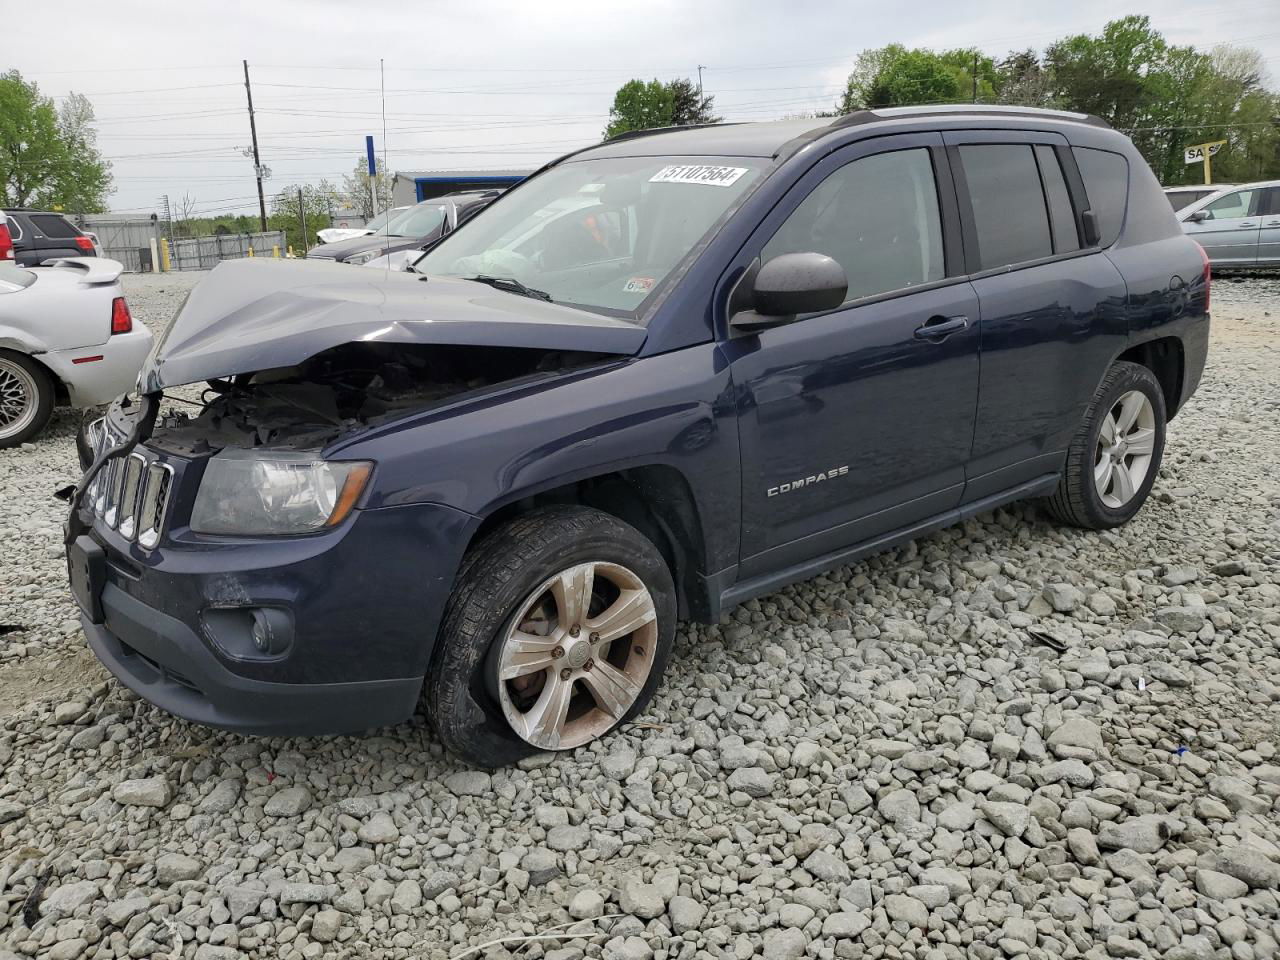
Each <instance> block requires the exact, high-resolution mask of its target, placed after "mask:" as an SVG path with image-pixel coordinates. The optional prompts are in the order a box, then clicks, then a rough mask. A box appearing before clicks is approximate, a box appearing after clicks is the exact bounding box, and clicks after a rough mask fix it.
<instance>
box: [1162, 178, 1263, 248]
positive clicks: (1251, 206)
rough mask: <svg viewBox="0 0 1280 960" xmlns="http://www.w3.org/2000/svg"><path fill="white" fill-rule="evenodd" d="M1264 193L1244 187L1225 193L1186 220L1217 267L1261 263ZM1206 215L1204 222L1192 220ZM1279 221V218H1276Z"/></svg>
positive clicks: (1186, 229)
mask: <svg viewBox="0 0 1280 960" xmlns="http://www.w3.org/2000/svg"><path fill="white" fill-rule="evenodd" d="M1264 193H1265V191H1264V190H1261V189H1258V188H1256V187H1242V188H1241V189H1239V190H1232V191H1231V192H1229V193H1224V194H1223V195H1222V196H1220V197H1218V199H1216V200H1212V201H1210V202H1209V203H1207V204H1205V205H1204V206H1203V207H1200V208H1199V209H1198V210H1196V211H1193V213H1192V214H1191V215H1190V217H1188V218H1187V219H1185V220H1183V229H1184V230H1185V231H1186V232H1187V234H1188V235H1189V236H1191V237H1192V238H1193V239H1195V240H1197V241H1198V242H1199V243H1200V246H1202V247H1204V250H1205V253H1207V254H1208V255H1209V261H1210V262H1211V263H1212V264H1213V265H1214V266H1252V265H1253V264H1254V263H1255V262H1256V261H1257V259H1258V235H1259V227H1260V224H1261V219H1262V218H1261V217H1259V216H1258V211H1259V209H1260V207H1261V203H1262V196H1263V194H1264ZM1199 214H1203V215H1204V216H1203V218H1202V219H1198V220H1197V219H1191V217H1198V216H1199ZM1272 219H1276V218H1272Z"/></svg>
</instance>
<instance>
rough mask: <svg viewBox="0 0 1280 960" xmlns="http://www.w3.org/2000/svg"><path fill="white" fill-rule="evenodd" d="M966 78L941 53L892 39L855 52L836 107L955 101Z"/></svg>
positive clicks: (849, 110) (848, 108)
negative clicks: (894, 41) (913, 48)
mask: <svg viewBox="0 0 1280 960" xmlns="http://www.w3.org/2000/svg"><path fill="white" fill-rule="evenodd" d="M965 79H966V78H965V77H962V76H961V73H960V71H959V70H958V69H957V67H956V65H955V64H954V63H950V62H948V61H947V60H944V59H943V56H942V55H941V54H938V53H935V52H933V51H932V50H923V49H915V50H908V49H907V48H906V47H904V46H902V44H900V43H891V44H889V45H888V46H885V47H878V48H876V49H874V50H864V51H862V53H860V54H858V59H857V60H856V61H855V62H854V66H853V72H852V73H851V74H849V79H848V81H847V82H846V83H845V90H844V94H843V95H842V96H841V98H840V101H839V105H838V106H837V108H836V109H837V110H838V111H839V112H840V113H852V112H853V111H854V110H863V109H873V108H875V107H897V106H905V105H908V104H913V103H949V102H954V101H956V100H959V99H961V95H962V90H963V91H964V92H966V93H967V92H968V91H967V88H963V87H962V81H964V80H965ZM965 99H968V98H967V97H965Z"/></svg>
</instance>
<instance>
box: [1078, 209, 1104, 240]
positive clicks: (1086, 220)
mask: <svg viewBox="0 0 1280 960" xmlns="http://www.w3.org/2000/svg"><path fill="white" fill-rule="evenodd" d="M1080 226H1082V227H1084V245H1085V246H1086V247H1096V246H1097V245H1098V243H1099V241H1101V240H1102V231H1101V230H1099V229H1098V215H1097V214H1096V213H1094V212H1093V211H1092V210H1085V211H1084V212H1083V213H1081V214H1080Z"/></svg>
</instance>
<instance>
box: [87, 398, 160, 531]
mask: <svg viewBox="0 0 1280 960" xmlns="http://www.w3.org/2000/svg"><path fill="white" fill-rule="evenodd" d="M87 439H88V441H89V443H90V444H91V448H92V450H93V452H94V456H97V455H98V454H99V453H101V452H102V451H103V450H104V449H107V448H108V446H115V445H118V444H120V443H122V442H123V441H124V439H125V438H124V437H120V436H114V435H113V434H112V432H111V431H110V430H109V428H108V427H107V426H106V424H105V422H104V421H103V420H95V421H94V422H93V423H91V424H90V425H89V427H88V430H87ZM172 489H173V468H172V467H170V466H169V465H168V464H167V463H162V462H160V461H159V460H157V459H155V457H154V456H152V455H151V453H150V452H149V451H148V450H147V449H146V448H145V447H138V448H136V449H135V450H133V451H131V452H130V453H129V454H127V455H126V456H122V457H113V458H112V459H110V460H108V461H107V463H106V465H105V466H104V467H103V468H102V469H101V470H100V471H98V475H97V476H96V477H95V478H94V480H93V483H92V484H91V485H90V487H89V490H88V492H87V493H86V494H85V498H84V503H85V505H86V506H87V507H88V508H89V510H90V512H91V513H92V514H93V515H94V516H95V517H96V518H98V519H99V520H100V521H101V522H102V524H103V525H104V526H106V527H109V528H111V529H113V530H119V532H120V536H122V537H124V538H125V539H126V540H136V541H137V543H138V546H140V547H142V548H143V549H145V550H150V549H152V548H154V547H155V545H156V544H158V543H159V542H160V532H161V531H162V530H163V529H164V519H165V512H166V510H167V509H168V506H169V495H170V493H171V492H172Z"/></svg>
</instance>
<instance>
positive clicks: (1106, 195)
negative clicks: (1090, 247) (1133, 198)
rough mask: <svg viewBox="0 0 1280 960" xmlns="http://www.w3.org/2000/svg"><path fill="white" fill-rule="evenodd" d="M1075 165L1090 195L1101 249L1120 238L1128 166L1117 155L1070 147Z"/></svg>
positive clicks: (1104, 151)
mask: <svg viewBox="0 0 1280 960" xmlns="http://www.w3.org/2000/svg"><path fill="white" fill-rule="evenodd" d="M1071 149H1072V152H1073V153H1074V154H1075V155H1076V165H1077V166H1078V167H1079V168H1080V176H1081V177H1082V178H1083V179H1084V190H1085V193H1087V194H1088V195H1089V209H1091V210H1092V211H1093V215H1094V216H1095V217H1097V218H1098V232H1099V233H1100V234H1101V235H1102V239H1101V241H1100V243H1101V245H1102V246H1104V247H1109V246H1111V244H1113V243H1115V242H1116V237H1118V236H1120V226H1121V225H1122V224H1123V223H1124V207H1125V200H1126V198H1127V197H1128V196H1129V163H1128V161H1127V160H1125V158H1124V157H1122V156H1120V154H1118V153H1112V152H1111V151H1110V150H1095V149H1093V148H1092V147H1072V148H1071Z"/></svg>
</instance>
